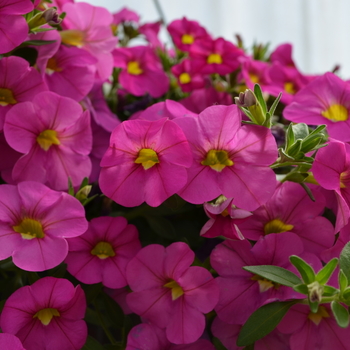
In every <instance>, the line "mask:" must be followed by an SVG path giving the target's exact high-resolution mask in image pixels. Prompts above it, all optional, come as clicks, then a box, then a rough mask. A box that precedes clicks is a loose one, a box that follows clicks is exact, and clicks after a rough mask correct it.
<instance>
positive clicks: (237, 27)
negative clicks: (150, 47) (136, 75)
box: [76, 0, 350, 79]
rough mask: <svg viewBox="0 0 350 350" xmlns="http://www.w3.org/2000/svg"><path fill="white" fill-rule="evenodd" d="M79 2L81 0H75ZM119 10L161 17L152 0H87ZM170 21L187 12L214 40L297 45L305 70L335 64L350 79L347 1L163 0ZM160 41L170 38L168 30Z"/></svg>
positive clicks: (149, 18) (311, 71)
mask: <svg viewBox="0 0 350 350" xmlns="http://www.w3.org/2000/svg"><path fill="white" fill-rule="evenodd" d="M76 1H77V0H76ZM85 2H88V3H90V4H92V5H94V6H102V7H105V8H107V9H108V10H109V11H111V12H112V13H113V12H116V11H118V10H120V9H121V8H122V7H128V8H129V9H131V10H134V11H136V12H137V13H138V14H139V15H140V16H141V23H145V22H152V21H156V20H158V19H159V15H158V12H157V10H156V7H155V4H154V1H153V0H124V1H122V0H85ZM159 3H160V5H161V7H162V9H163V12H164V15H165V19H166V21H167V23H170V22H171V21H172V20H174V19H181V18H182V17H183V16H186V17H187V18H188V19H190V20H196V21H198V22H199V23H200V24H201V25H202V26H204V27H205V28H206V29H207V30H208V31H209V32H210V33H211V34H212V35H213V36H214V37H215V38H216V37H219V36H222V37H224V38H225V39H227V40H230V41H232V42H234V43H235V40H234V35H235V34H240V35H241V36H242V38H243V40H244V43H245V47H251V45H252V44H253V43H254V42H257V43H264V44H265V43H270V50H272V49H274V48H275V47H276V46H278V45H279V44H282V43H286V42H289V43H291V44H292V45H293V58H294V61H295V62H296V65H297V67H298V68H299V69H300V70H301V72H302V73H305V74H323V73H324V72H326V71H330V70H332V69H333V68H334V66H335V65H336V64H340V65H341V70H340V71H339V73H338V74H339V75H340V76H341V77H342V78H343V79H350V1H349V0H159ZM161 39H162V41H164V40H167V37H166V35H165V34H164V33H162V35H161Z"/></svg>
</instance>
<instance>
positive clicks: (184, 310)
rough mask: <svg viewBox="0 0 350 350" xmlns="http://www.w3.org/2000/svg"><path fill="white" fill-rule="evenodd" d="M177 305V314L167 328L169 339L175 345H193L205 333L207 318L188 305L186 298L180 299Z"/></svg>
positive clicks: (170, 320)
mask: <svg viewBox="0 0 350 350" xmlns="http://www.w3.org/2000/svg"><path fill="white" fill-rule="evenodd" d="M175 303H176V305H175V313H174V314H173V315H172V317H171V318H170V319H169V323H168V325H167V327H166V335H167V338H168V340H169V341H170V342H172V343H174V344H188V343H193V342H194V341H196V340H197V339H198V338H199V337H200V336H201V335H202V333H203V331H204V327H205V317H204V315H203V314H202V313H201V312H199V311H198V310H196V309H194V308H192V307H191V306H190V305H188V304H187V302H186V299H185V298H179V299H177V300H176V301H175Z"/></svg>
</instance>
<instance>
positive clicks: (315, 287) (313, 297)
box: [307, 281, 324, 303]
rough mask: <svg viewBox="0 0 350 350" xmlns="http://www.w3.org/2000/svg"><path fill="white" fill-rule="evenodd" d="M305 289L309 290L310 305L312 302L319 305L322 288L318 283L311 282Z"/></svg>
mask: <svg viewBox="0 0 350 350" xmlns="http://www.w3.org/2000/svg"><path fill="white" fill-rule="evenodd" d="M307 288H308V290H309V300H310V302H311V303H314V302H318V303H319V302H321V300H322V295H323V290H324V286H323V285H321V284H320V283H319V282H317V281H315V282H312V283H310V284H308V286H307Z"/></svg>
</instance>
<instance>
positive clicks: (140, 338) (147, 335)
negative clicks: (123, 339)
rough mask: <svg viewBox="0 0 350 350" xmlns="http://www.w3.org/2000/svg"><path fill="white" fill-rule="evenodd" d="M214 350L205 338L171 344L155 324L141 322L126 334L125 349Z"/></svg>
mask: <svg viewBox="0 0 350 350" xmlns="http://www.w3.org/2000/svg"><path fill="white" fill-rule="evenodd" d="M151 349H152V350H215V348H214V345H213V344H212V343H211V342H210V341H209V340H206V339H198V340H197V341H196V342H194V343H191V344H187V345H176V344H171V343H170V342H169V340H168V339H167V338H166V335H165V331H164V329H161V328H158V327H157V326H155V325H152V324H147V323H141V324H139V325H137V326H135V327H134V328H133V329H132V330H131V331H130V332H129V334H128V341H127V344H126V349H125V350H151Z"/></svg>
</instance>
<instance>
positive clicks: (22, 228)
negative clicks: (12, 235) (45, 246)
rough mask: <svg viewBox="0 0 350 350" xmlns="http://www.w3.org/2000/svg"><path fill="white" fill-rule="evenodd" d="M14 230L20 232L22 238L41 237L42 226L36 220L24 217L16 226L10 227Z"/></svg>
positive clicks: (42, 233)
mask: <svg viewBox="0 0 350 350" xmlns="http://www.w3.org/2000/svg"><path fill="white" fill-rule="evenodd" d="M12 228H13V230H14V231H15V232H18V233H20V234H21V236H22V238H23V239H33V238H43V237H44V236H45V234H44V231H43V227H42V225H41V223H40V222H39V221H38V220H35V219H30V218H24V219H23V220H22V221H21V223H20V224H19V225H17V226H13V227H12Z"/></svg>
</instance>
